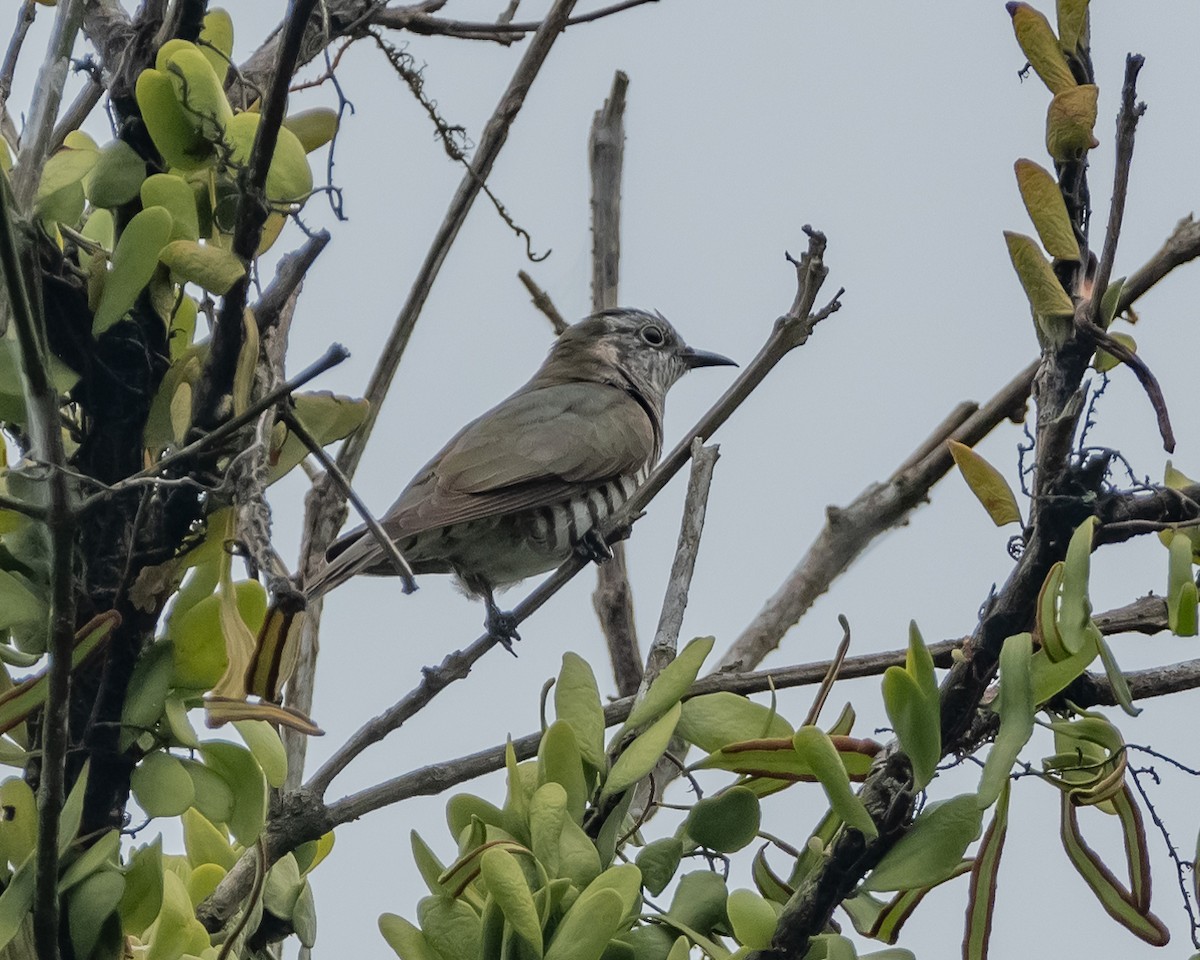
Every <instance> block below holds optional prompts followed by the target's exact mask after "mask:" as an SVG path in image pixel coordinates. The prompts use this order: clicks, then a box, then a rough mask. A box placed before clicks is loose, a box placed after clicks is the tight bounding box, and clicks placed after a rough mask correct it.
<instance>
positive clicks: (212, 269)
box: [159, 240, 246, 296]
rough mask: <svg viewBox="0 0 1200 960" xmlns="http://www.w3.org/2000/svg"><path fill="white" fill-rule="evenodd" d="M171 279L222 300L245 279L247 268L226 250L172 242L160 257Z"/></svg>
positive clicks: (195, 243) (180, 241) (199, 244)
mask: <svg viewBox="0 0 1200 960" xmlns="http://www.w3.org/2000/svg"><path fill="white" fill-rule="evenodd" d="M159 259H160V260H162V262H163V263H165V264H166V265H167V266H168V267H170V269H171V275H172V276H173V277H174V278H175V279H176V280H180V281H183V282H186V283H194V284H197V285H198V286H201V287H203V288H204V289H205V290H207V291H208V292H209V293H215V294H217V295H218V296H221V295H223V294H225V293H227V292H228V291H229V288H230V287H232V286H233V285H234V284H235V283H237V281H239V280H241V279H242V277H244V276H245V275H246V267H245V265H244V264H243V263H242V261H241V260H239V259H238V258H237V257H236V256H235V255H234V254H232V253H230V252H229V251H228V250H222V249H221V248H220V247H216V246H212V245H211V244H201V243H197V242H196V241H195V240H172V241H171V242H170V243H168V244H167V245H166V246H165V247H163V249H162V253H161V254H159Z"/></svg>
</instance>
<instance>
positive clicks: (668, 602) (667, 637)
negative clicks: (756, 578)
mask: <svg viewBox="0 0 1200 960" xmlns="http://www.w3.org/2000/svg"><path fill="white" fill-rule="evenodd" d="M691 454H692V469H691V473H690V474H689V475H688V486H687V493H686V494H685V495H684V498H683V517H682V519H681V521H680V524H679V542H678V544H677V545H676V547H675V559H674V560H673V561H672V562H671V574H670V576H669V577H668V578H667V591H666V595H665V596H664V597H663V605H662V612H661V613H659V615H658V628H657V629H656V630H655V631H654V642H653V643H651V644H650V652H649V653H648V654H647V655H646V670H645V674H644V676H643V677H642V685H641V690H642V691H644V690H645V689H646V688H648V687H649V686H650V684H651V683H653V682H654V678H655V677H657V676H658V675H659V674H660V673H661V672H662V669H663V667H665V666H666V665H667V664H668V663H670V662H671V661H672V660H674V659H675V651H676V649H677V647H678V644H679V631H680V629H681V628H682V627H683V614H684V612H685V611H686V610H687V605H688V594H689V592H690V591H691V588H692V573H693V571H694V570H695V569H696V555H697V554H698V553H699V552H700V535H701V534H702V533H703V532H704V515H705V513H706V511H707V509H708V491H709V487H710V486H711V485H712V475H713V468H714V467H715V466H716V465H717V460H718V459H719V458H720V456H721V450H720V447H719V446H717V444H715V443H714V444H713V445H712V446H708V447H706V446H704V445H703V444H702V443H701V442H700V441H699V440H693V441H692V451H691Z"/></svg>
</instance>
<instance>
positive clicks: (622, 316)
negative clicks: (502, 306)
mask: <svg viewBox="0 0 1200 960" xmlns="http://www.w3.org/2000/svg"><path fill="white" fill-rule="evenodd" d="M715 366H737V364H736V363H734V362H733V361H732V360H730V359H729V358H728V357H723V356H721V354H719V353H710V352H709V351H707V350H696V349H694V348H692V347H689V346H688V345H687V344H686V343H684V342H683V338H682V337H681V336H679V334H678V333H677V332H676V330H675V328H674V327H672V326H671V324H670V323H668V322H667V319H666V317H664V316H663V315H662V314H660V313H648V312H647V311H645V310H634V309H630V308H624V307H622V308H618V309H615V310H603V311H601V312H600V313H595V314H592V316H590V317H588V318H587V319H586V320H581V321H579V322H578V323H575V324H572V325H571V326H569V327H568V328H567V329H566V330H564V331H563V332H562V333H561V334H560V335H559V337H558V340H557V341H556V342H555V344H554V346H553V347H552V348H551V350H550V356H549V357H547V358H546V363H545V365H544V366H543V367H542V371H541V373H540V374H539V378H541V377H542V376H545V375H547V374H549V375H550V376H551V377H553V378H554V379H558V378H562V379H576V380H599V381H602V382H611V383H614V384H617V385H621V386H626V385H627V386H629V387H632V388H633V389H634V390H636V391H637V392H638V393H639V394H640V395H641V396H643V397H645V398H646V399H647V400H649V401H650V402H652V403H653V404H655V406H656V407H658V408H659V409H661V407H662V403H663V399H664V398H665V397H666V394H667V391H668V390H669V389H670V388H671V386H672V385H673V384H674V383H675V381H677V380H678V379H679V378H680V377H682V376H683V375H684V374H685V373H687V372H688V371H689V370H694V369H695V368H696V367H715Z"/></svg>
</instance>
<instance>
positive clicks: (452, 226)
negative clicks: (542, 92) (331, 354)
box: [338, 0, 575, 480]
mask: <svg viewBox="0 0 1200 960" xmlns="http://www.w3.org/2000/svg"><path fill="white" fill-rule="evenodd" d="M574 6H575V0H556V2H555V4H554V6H553V7H552V8H551V10H550V13H549V14H548V15H547V17H546V19H545V20H544V21H543V22H542V25H541V26H540V27H539V28H538V31H537V33H536V35H535V36H534V37H533V39H532V41H530V44H529V48H528V49H527V50H526V51H525V55H524V56H523V57H522V58H521V62H520V63H519V64H518V65H517V69H516V71H515V72H514V74H513V77H512V80H510V81H509V84H508V89H506V90H505V91H504V93H503V95H501V97H500V102H499V103H498V104H497V105H496V109H495V110H494V111H493V112H492V115H491V117H490V118H489V119H488V122H487V125H486V126H485V127H484V129H483V135H482V136H481V137H480V140H479V147H478V149H477V150H476V151H475V157H474V161H473V163H472V164H471V166H470V168H469V169H468V170H467V173H466V175H465V176H464V177H463V179H462V182H461V183H460V184H459V186H458V190H457V191H456V192H455V194H454V197H453V199H452V200H451V201H450V207H449V209H448V210H447V211H446V216H445V218H444V219H443V221H442V223H441V226H440V227H438V231H437V233H436V234H435V236H434V238H433V242H432V244H431V245H430V248H429V252H428V253H427V254H426V255H425V260H424V262H423V263H422V264H421V268H420V270H419V271H418V273H417V277H416V279H415V280H414V281H413V285H412V288H411V289H410V290H409V293H408V298H407V299H406V300H405V302H404V306H403V307H402V308H401V309H400V313H399V315H398V316H397V317H396V321H395V323H394V324H393V326H392V331H391V333H390V334H389V335H388V339H387V342H386V343H385V344H384V346H383V349H382V350H381V351H380V357H379V362H378V364H377V365H376V367H375V371H374V372H373V373H372V375H371V381H370V384H369V385H368V387H367V391H366V399H367V402H368V403H369V404H370V405H371V406H370V412H369V413H368V414H367V419H366V422H365V423H363V425H362V426H361V427H360V428H359V429H358V430H357V431H356V432H355V433H354V435H353V436H351V437H350V438H349V439H348V440H347V441H346V442H345V443H344V444H343V445H342V448H341V450H339V451H338V466H339V467H341V468H342V471H343V472H344V473H345V474H346V477H347V478H348V479H351V480H353V479H354V473H355V471H356V470H357V468H358V464H359V461H360V460H361V459H362V455H363V451H364V450H365V449H366V444H367V441H368V440H369V439H370V437H371V431H372V430H373V429H374V427H375V420H376V418H377V417H378V416H379V409H380V407H381V406H382V405H383V401H384V398H385V397H386V396H387V392H388V388H389V387H390V386H391V383H392V377H394V376H395V375H396V369H397V367H398V366H399V365H400V358H401V356H403V354H404V349H405V347H406V346H408V338H409V337H410V336H411V335H412V330H413V327H414V326H415V325H416V322H417V318H418V317H419V316H420V314H421V309H422V308H423V307H424V306H425V301H426V299H427V298H428V297H429V292H430V290H432V289H433V283H434V281H435V280H436V279H437V275H438V273H439V272H440V271H441V268H442V264H443V263H444V262H445V260H446V256H447V254H449V252H450V246H451V245H452V244H453V243H454V239H455V237H457V236H458V231H459V230H460V229H461V227H462V225H463V222H464V221H465V220H466V217H467V213H468V211H470V209H471V206H472V204H473V203H474V202H475V198H476V197H478V196H479V192H480V190H481V188H482V186H483V184H484V183H485V182H486V181H487V178H488V176H489V175H490V174H491V172H492V167H493V166H494V165H495V162H496V157H497V156H499V153H500V150H501V148H502V147H503V146H504V142H505V140H507V139H508V131H509V128H510V127H511V126H512V123H513V121H514V120H515V119H516V117H517V114H518V113H519V112H520V110H521V107H522V105H523V104H524V102H525V96H526V95H527V94H528V93H529V88H530V87H531V86H532V85H533V81H534V79H535V78H536V77H537V75H538V72H539V71H540V70H541V68H542V65H543V64H544V63H545V62H546V57H547V56H548V55H549V53H550V49H551V47H552V46H553V45H554V41H555V40H557V39H558V36H559V34H560V33H561V32H562V29H563V26H564V25H565V23H566V21H567V18H568V17H569V16H570V13H571V10H572V8H573V7H574Z"/></svg>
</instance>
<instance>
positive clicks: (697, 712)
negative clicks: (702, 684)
mask: <svg viewBox="0 0 1200 960" xmlns="http://www.w3.org/2000/svg"><path fill="white" fill-rule="evenodd" d="M794 732H795V731H794V730H793V729H792V725H791V724H790V723H788V722H787V721H786V720H785V719H784V718H783V717H781V716H779V715H778V714H776V713H774V712H773V711H772V710H771V709H770V708H769V707H765V706H763V705H762V704H761V703H755V702H754V701H753V700H750V699H748V698H746V697H743V696H740V695H739V694H736V693H730V692H728V691H725V690H722V691H720V692H718V693H706V694H703V695H701V696H699V697H692V698H690V699H688V700H685V701H684V702H683V713H682V715H681V716H680V718H679V726H677V727H676V728H675V735H676V736H678V737H682V738H683V739H684V740H686V741H687V742H688V743H694V744H695V745H696V746H698V747H699V748H700V749H701V750H707V751H708V752H710V753H711V752H712V751H714V750H720V749H721V748H722V747H724V746H727V745H729V744H731V743H737V742H739V741H742V740H755V739H758V738H760V737H762V738H765V737H771V738H775V737H779V738H783V737H788V738H790V737H791V736H792V734H793V733H794Z"/></svg>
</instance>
